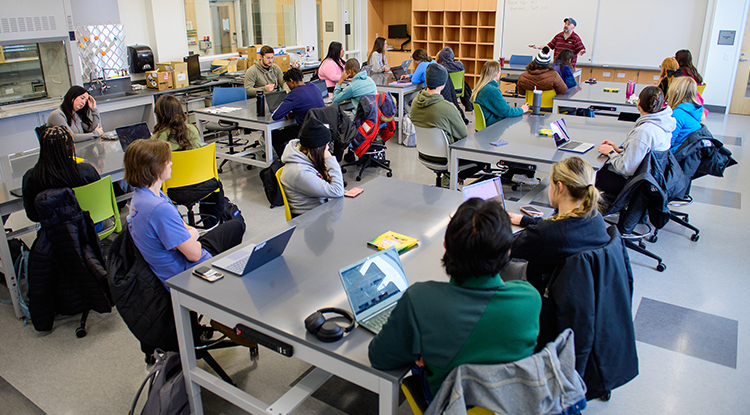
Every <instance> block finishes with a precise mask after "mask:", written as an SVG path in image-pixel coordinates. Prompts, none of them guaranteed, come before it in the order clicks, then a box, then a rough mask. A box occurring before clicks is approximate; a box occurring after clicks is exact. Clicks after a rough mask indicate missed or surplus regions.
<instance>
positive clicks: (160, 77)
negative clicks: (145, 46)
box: [146, 70, 174, 91]
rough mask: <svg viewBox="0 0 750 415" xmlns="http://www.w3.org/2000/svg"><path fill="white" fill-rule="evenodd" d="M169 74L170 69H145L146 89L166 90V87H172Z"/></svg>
mask: <svg viewBox="0 0 750 415" xmlns="http://www.w3.org/2000/svg"><path fill="white" fill-rule="evenodd" d="M171 75H172V72H171V71H170V72H167V71H160V70H156V71H147V72H146V87H148V89H155V90H157V91H166V90H167V89H173V88H174V86H173V85H172V76H171Z"/></svg>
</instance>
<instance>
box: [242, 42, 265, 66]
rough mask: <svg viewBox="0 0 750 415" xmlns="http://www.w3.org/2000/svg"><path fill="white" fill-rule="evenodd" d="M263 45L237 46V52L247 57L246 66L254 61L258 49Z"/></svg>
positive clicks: (256, 57)
mask: <svg viewBox="0 0 750 415" xmlns="http://www.w3.org/2000/svg"><path fill="white" fill-rule="evenodd" d="M262 47H263V46H257V45H256V46H249V47H246V48H237V52H239V54H240V56H242V57H243V58H245V59H247V67H250V65H252V63H253V62H255V60H256V59H258V51H259V50H260V48H262Z"/></svg>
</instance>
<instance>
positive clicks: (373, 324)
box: [365, 303, 398, 333]
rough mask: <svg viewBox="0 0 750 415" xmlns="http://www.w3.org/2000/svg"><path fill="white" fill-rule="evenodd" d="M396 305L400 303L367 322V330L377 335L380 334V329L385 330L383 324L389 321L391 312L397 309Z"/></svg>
mask: <svg viewBox="0 0 750 415" xmlns="http://www.w3.org/2000/svg"><path fill="white" fill-rule="evenodd" d="M396 304H398V303H394V304H393V305H392V306H390V307H388V308H386V309H385V310H383V311H381V312H380V313H378V314H376V315H374V316H372V317H371V318H370V319H368V320H367V321H365V324H366V325H367V328H369V329H371V330H373V331H375V332H376V333H379V332H380V329H382V328H383V324H385V322H386V321H388V317H390V316H391V312H392V311H393V309H394V308H396Z"/></svg>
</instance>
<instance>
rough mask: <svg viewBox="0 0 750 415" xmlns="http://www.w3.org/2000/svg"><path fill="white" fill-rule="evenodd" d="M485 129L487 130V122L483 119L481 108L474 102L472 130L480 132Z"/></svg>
mask: <svg viewBox="0 0 750 415" xmlns="http://www.w3.org/2000/svg"><path fill="white" fill-rule="evenodd" d="M485 128H487V120H486V119H485V118H484V113H483V112H482V107H480V106H479V104H477V103H476V102H475V103H474V129H475V130H477V131H482V130H484V129H485Z"/></svg>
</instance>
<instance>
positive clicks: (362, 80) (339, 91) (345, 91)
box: [333, 58, 378, 109]
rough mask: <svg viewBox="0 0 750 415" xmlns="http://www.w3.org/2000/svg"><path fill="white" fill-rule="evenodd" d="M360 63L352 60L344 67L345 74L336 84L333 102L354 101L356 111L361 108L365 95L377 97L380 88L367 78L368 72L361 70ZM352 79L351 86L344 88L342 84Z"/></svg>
mask: <svg viewBox="0 0 750 415" xmlns="http://www.w3.org/2000/svg"><path fill="white" fill-rule="evenodd" d="M359 69H360V68H359V61H358V60H356V59H354V58H352V59H349V60H348V61H346V65H344V72H343V73H342V74H341V76H340V77H339V79H338V82H336V87H335V88H334V90H333V102H335V103H340V102H344V101H346V100H347V99H349V100H351V101H352V105H354V108H355V109H356V108H357V107H358V106H359V97H361V96H363V95H375V94H377V93H378V87H377V85H375V81H373V80H372V78H370V77H369V76H367V72H365V71H360V70H359ZM349 78H351V80H352V81H351V82H350V83H349V85H347V86H345V87H343V86H342V84H343V83H344V81H346V80H347V79H349Z"/></svg>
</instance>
